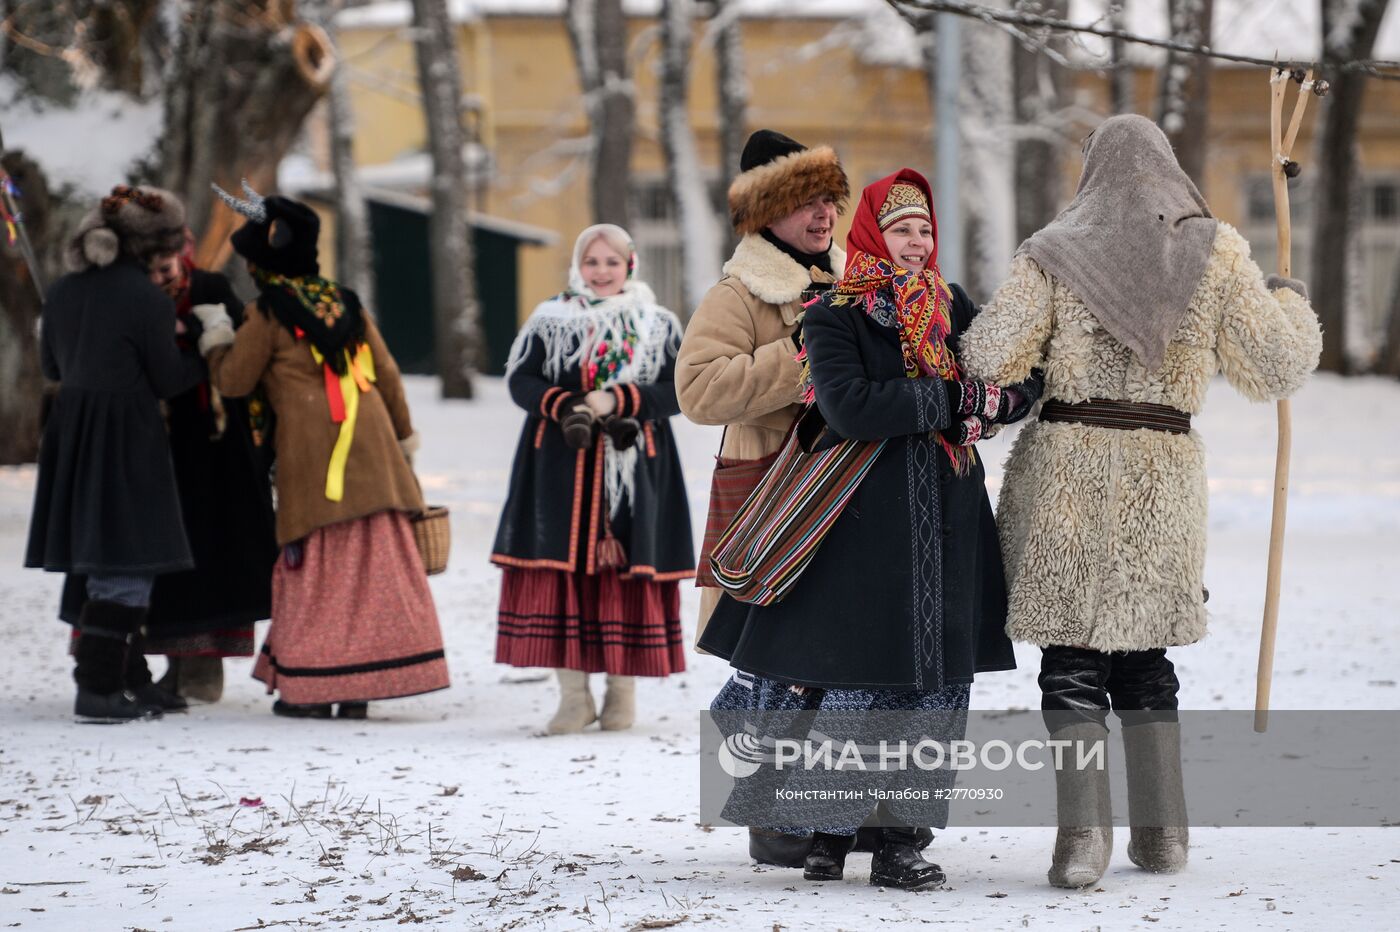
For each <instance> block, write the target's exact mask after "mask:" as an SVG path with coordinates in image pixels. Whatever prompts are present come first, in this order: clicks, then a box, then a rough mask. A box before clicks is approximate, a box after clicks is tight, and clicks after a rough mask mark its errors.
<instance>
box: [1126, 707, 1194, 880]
mask: <svg viewBox="0 0 1400 932" xmlns="http://www.w3.org/2000/svg"><path fill="white" fill-rule="evenodd" d="M1123 754H1124V764H1125V765H1126V766H1127V770H1128V824H1129V825H1130V826H1131V835H1130V837H1129V840H1128V860H1130V861H1132V862H1133V863H1134V864H1136V865H1137V866H1138V867H1141V868H1142V869H1143V870H1148V871H1152V872H1153V873H1157V874H1172V873H1175V872H1177V871H1179V870H1182V869H1183V868H1185V867H1186V853H1187V849H1188V848H1189V846H1190V838H1189V830H1188V829H1187V818H1186V791H1185V789H1184V788H1183V787H1182V779H1181V725H1180V724H1178V723H1177V722H1151V723H1148V724H1144V725H1130V726H1125V727H1124V728H1123Z"/></svg>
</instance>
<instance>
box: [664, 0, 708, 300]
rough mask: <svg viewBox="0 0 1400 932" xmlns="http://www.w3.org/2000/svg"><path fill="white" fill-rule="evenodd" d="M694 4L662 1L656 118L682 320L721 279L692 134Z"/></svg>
mask: <svg viewBox="0 0 1400 932" xmlns="http://www.w3.org/2000/svg"><path fill="white" fill-rule="evenodd" d="M694 16H695V8H694V4H693V2H692V0H662V3H661V80H660V82H659V87H660V94H659V100H658V111H657V112H658V114H659V115H660V123H661V148H662V151H663V152H664V154H665V156H666V182H667V185H668V187H670V189H671V202H672V204H673V205H674V206H675V211H676V220H677V223H678V224H679V225H680V228H681V256H682V262H681V295H682V307H680V308H678V309H677V310H678V311H679V312H680V314H681V317H682V319H686V320H688V319H689V318H690V313H691V311H692V310H694V309H695V308H696V307H697V306H698V305H699V304H700V299H701V298H702V297H704V295H705V292H706V291H707V290H708V289H709V288H710V286H711V285H713V284H714V283H715V282H716V281H717V280H718V279H719V265H720V263H719V226H718V224H717V223H716V222H715V210H714V205H713V204H712V203H711V202H710V195H709V191H708V190H707V188H706V185H705V176H704V174H703V173H702V172H701V170H700V160H699V158H698V156H697V153H696V150H695V134H694V133H693V132H692V131H691V128H690V115H689V113H688V108H689V101H690V95H689V89H690V46H691V38H692V36H691V23H692V22H693V20H694Z"/></svg>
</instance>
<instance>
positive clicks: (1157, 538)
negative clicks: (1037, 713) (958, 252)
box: [961, 223, 1322, 651]
mask: <svg viewBox="0 0 1400 932" xmlns="http://www.w3.org/2000/svg"><path fill="white" fill-rule="evenodd" d="M1321 348H1322V336H1321V332H1320V330H1319V327H1318V322H1317V318H1316V316H1315V315H1314V314H1313V311H1312V309H1311V307H1310V306H1309V305H1308V302H1307V300H1306V299H1305V298H1303V297H1300V296H1299V295H1298V294H1296V293H1294V292H1293V291H1291V290H1288V289H1284V288H1280V289H1277V290H1274V291H1272V292H1270V290H1269V289H1268V288H1267V287H1266V286H1265V284H1264V277H1263V275H1262V274H1261V272H1260V271H1259V267H1258V266H1257V265H1255V264H1254V262H1253V261H1251V260H1250V258H1249V244H1248V243H1247V242H1245V239H1244V237H1242V236H1241V235H1240V234H1239V233H1238V232H1237V231H1236V230H1235V229H1234V228H1232V227H1230V226H1229V225H1227V224H1224V223H1222V224H1220V228H1219V231H1218V232H1217V234H1216V238H1215V245H1214V247H1213V249H1212V254H1211V258H1210V261H1209V264H1208V265H1207V268H1206V272H1205V275H1204V276H1203V277H1202V279H1201V282H1200V285H1199V286H1198V287H1197V289H1196V292H1195V294H1194V296H1193V297H1192V299H1191V303H1190V306H1189V308H1188V310H1187V312H1186V316H1185V318H1184V319H1183V321H1182V323H1181V325H1180V327H1179V328H1178V330H1177V332H1176V334H1175V336H1174V337H1173V338H1172V341H1171V343H1170V344H1169V345H1168V347H1167V352H1166V357H1165V360H1164V362H1163V363H1162V366H1161V368H1160V369H1158V370H1157V371H1155V372H1149V371H1147V370H1146V369H1145V368H1144V367H1143V365H1142V363H1141V362H1140V361H1139V360H1138V359H1137V357H1135V356H1134V355H1133V353H1132V352H1130V351H1129V350H1128V348H1127V347H1126V346H1124V345H1123V344H1121V343H1119V342H1118V341H1117V340H1115V339H1113V338H1112V337H1111V336H1109V335H1108V333H1107V332H1106V331H1105V330H1104V329H1103V327H1102V326H1100V325H1099V323H1098V322H1097V320H1096V319H1095V318H1094V316H1093V315H1092V314H1091V313H1090V311H1089V309H1088V308H1087V307H1085V305H1084V304H1083V302H1081V301H1080V300H1079V299H1078V298H1077V297H1076V296H1075V295H1074V294H1073V293H1072V292H1071V291H1070V290H1069V288H1068V287H1066V286H1065V285H1064V284H1063V283H1062V282H1060V281H1058V280H1057V279H1056V278H1054V277H1053V276H1051V275H1049V274H1047V273H1046V272H1045V271H1043V270H1042V269H1041V268H1040V266H1039V265H1037V264H1036V263H1035V261H1034V260H1032V259H1030V258H1028V257H1027V256H1025V255H1021V256H1018V257H1017V258H1016V260H1015V261H1014V263H1013V264H1012V269H1011V276H1010V278H1009V279H1008V281H1006V282H1005V283H1004V284H1003V285H1002V286H1001V288H1000V289H998V291H997V293H996V295H995V296H994V298H993V299H992V301H991V302H990V303H989V304H987V305H985V306H983V308H982V313H981V314H980V315H978V317H977V319H976V320H974V321H973V323H972V326H971V328H969V330H968V331H967V333H966V334H965V335H964V337H963V341H962V350H961V358H962V361H963V363H964V365H965V366H966V367H967V368H968V370H969V372H970V373H971V374H973V375H976V376H979V377H981V378H983V379H986V380H987V381H990V382H996V383H999V384H1010V383H1013V382H1018V381H1020V380H1022V379H1024V378H1026V377H1027V376H1028V375H1029V374H1030V371H1031V369H1033V368H1040V369H1042V370H1044V373H1045V396H1044V397H1045V398H1047V399H1058V400H1060V401H1064V402H1070V403H1073V402H1080V401H1087V400H1088V399H1091V398H1102V399H1112V400H1119V401H1133V402H1148V403H1151V404H1159V405H1169V406H1171V407H1173V408H1176V409H1178V410H1181V411H1186V412H1189V413H1191V414H1198V413H1200V410H1201V406H1202V404H1203V403H1204V401H1205V397H1206V389H1207V386H1208V384H1209V382H1210V379H1211V377H1212V376H1213V375H1215V373H1216V372H1217V371H1219V372H1222V373H1224V375H1225V378H1226V380H1227V381H1228V382H1229V383H1230V384H1231V385H1232V386H1234V387H1235V388H1236V389H1237V390H1239V391H1240V392H1242V393H1243V394H1244V395H1245V396H1246V397H1248V398H1250V399H1251V400H1254V401H1269V400H1273V399H1278V398H1284V397H1287V396H1288V395H1291V394H1292V393H1293V392H1295V391H1297V389H1298V388H1299V387H1300V386H1301V385H1302V384H1303V381H1304V380H1305V379H1306V378H1307V375H1308V373H1310V372H1312V370H1313V369H1314V368H1316V366H1317V361H1318V355H1319V353H1320V352H1321ZM997 523H998V525H999V528H1000V533H1001V546H1002V551H1003V554H1004V557H1005V563H1006V572H1007V582H1008V585H1009V589H1010V606H1009V617H1008V621H1007V633H1008V634H1009V635H1010V636H1011V637H1012V638H1013V639H1015V640H1019V641H1026V642H1029V643H1032V644H1037V645H1040V646H1041V647H1048V646H1051V645H1082V646H1087V647H1090V648H1092V649H1094V650H1099V651H1127V650H1145V649H1149V648H1160V647H1170V646H1174V645H1180V644H1191V643H1193V642H1195V641H1199V640H1200V639H1201V638H1203V637H1205V634H1206V610H1205V605H1204V599H1203V592H1202V575H1203V571H1204V564H1205V545H1206V471H1205V448H1204V446H1203V445H1202V443H1201V439H1200V436H1199V435H1198V434H1197V433H1196V432H1195V431H1191V432H1190V433H1189V434H1170V433H1165V432H1162V431H1157V430H1147V429H1140V430H1117V429H1110V428H1105V427H1091V426H1087V425H1083V424H1077V423H1060V422H1055V423H1050V422H1044V421H1040V422H1035V423H1032V424H1029V425H1028V426H1027V427H1026V428H1025V430H1023V431H1022V432H1021V435H1020V436H1019V437H1018V438H1017V439H1016V443H1015V445H1014V447H1013V448H1012V450H1011V455H1010V458H1009V459H1008V461H1007V464H1006V473H1005V477H1004V479H1003V481H1002V487H1001V496H1000V502H999V505H998V509H997Z"/></svg>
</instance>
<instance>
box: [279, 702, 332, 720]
mask: <svg viewBox="0 0 1400 932" xmlns="http://www.w3.org/2000/svg"><path fill="white" fill-rule="evenodd" d="M331 711H332V709H331V704H330V703H329V702H308V703H306V704H305V705H297V704H295V703H292V702H283V701H282V700H281V699H278V700H276V701H274V702H273V703H272V714H273V715H280V716H282V717H283V718H330V717H331Z"/></svg>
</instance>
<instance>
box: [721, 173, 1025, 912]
mask: <svg viewBox="0 0 1400 932" xmlns="http://www.w3.org/2000/svg"><path fill="white" fill-rule="evenodd" d="M932 204H933V197H932V195H931V193H930V191H929V185H928V182H927V181H926V180H925V179H924V177H923V176H922V175H920V174H919V173H918V172H915V171H912V170H910V169H907V168H906V169H902V170H900V171H898V172H896V173H895V174H893V175H890V176H889V177H887V178H882V179H880V180H879V181H877V182H875V183H874V184H872V185H870V186H869V187H867V188H866V189H865V191H864V192H862V194H861V199H860V204H859V206H858V208H857V209H856V212H855V216H854V217H853V220H852V228H851V232H850V235H849V237H848V238H847V240H846V252H847V261H846V271H845V274H844V275H843V276H842V277H841V279H840V280H839V281H838V282H837V283H836V285H835V286H834V287H833V288H832V289H831V291H830V292H828V293H827V294H826V295H825V296H823V297H822V298H821V299H820V300H818V301H817V302H816V303H814V304H812V305H811V306H810V307H809V308H808V309H807V312H806V317H805V319H804V321H803V335H804V339H805V344H806V349H805V352H806V354H807V356H808V361H809V363H810V380H811V389H812V390H811V393H810V396H811V398H812V400H813V402H814V403H815V404H816V406H817V408H818V410H819V412H820V414H821V416H822V418H823V419H824V420H825V421H826V424H827V427H828V430H829V432H830V433H831V435H832V436H833V437H834V438H836V439H849V440H860V441H885V445H884V448H883V449H882V450H881V452H880V453H879V455H878V457H877V458H876V460H875V463H874V466H873V467H872V468H871V470H870V472H869V473H868V474H867V475H866V476H865V478H864V479H863V480H862V481H861V484H860V486H859V487H858V488H857V489H856V491H855V493H854V495H853V496H852V497H851V499H850V500H849V501H848V502H847V503H846V505H845V507H844V509H843V510H842V512H841V515H840V517H839V518H837V520H836V522H835V524H834V525H833V526H832V528H831V530H830V532H829V533H828V534H827V536H826V538H825V540H823V542H822V543H821V546H820V549H819V550H818V551H817V553H816V555H815V557H814V558H813V560H812V562H811V564H810V565H809V566H808V567H807V568H806V570H805V571H804V572H803V574H802V577H801V578H800V579H799V580H798V582H797V584H796V586H795V587H794V588H793V590H792V591H791V592H790V593H789V594H788V595H787V596H786V597H784V598H783V599H782V600H781V601H779V602H776V603H773V604H771V605H767V606H762V607H760V606H754V605H748V604H744V603H740V602H737V601H735V600H733V599H731V598H729V597H728V596H726V597H725V598H724V599H722V600H721V602H720V605H719V606H718V607H717V608H716V610H715V614H714V617H713V619H712V620H711V621H710V624H709V626H708V627H707V628H706V630H705V633H704V636H703V637H702V638H701V641H700V646H701V647H703V648H704V649H705V650H707V651H709V652H710V653H713V654H717V655H719V656H721V657H724V658H726V659H727V660H729V661H730V663H731V664H732V665H733V666H734V667H736V668H737V669H738V671H739V672H738V673H736V674H735V675H734V676H733V677H732V678H731V679H730V681H729V683H728V684H726V685H725V687H724V689H723V690H721V692H720V694H719V695H718V696H717V697H716V699H715V701H714V703H713V704H712V705H711V709H712V710H715V711H721V710H757V709H763V710H783V711H795V710H815V711H818V712H828V711H829V712H850V711H866V710H870V711H885V710H889V711H893V710H915V711H921V712H932V711H940V712H952V713H958V712H961V711H963V710H966V709H967V708H968V697H969V691H970V687H971V684H972V680H973V676H974V675H975V674H977V673H984V672H988V671H994V670H1010V669H1013V668H1014V667H1015V665H1016V661H1015V659H1014V657H1013V656H1012V651H1011V642H1010V641H1009V640H1008V639H1007V637H1006V634H1005V632H1004V631H1003V628H1004V626H1005V623H1006V582H1005V578H1004V576H1003V573H1002V561H1001V551H1000V548H999V545H998V540H997V529H996V525H995V523H994V521H993V518H992V509H991V503H990V502H989V500H988V498H987V491H986V488H985V486H984V483H983V472H982V463H981V461H980V459H979V458H978V456H977V451H976V448H975V447H974V446H973V444H974V443H975V442H976V441H977V440H978V439H980V438H981V437H984V436H987V435H989V433H991V432H992V431H994V430H995V429H996V428H997V426H998V425H1000V424H1004V423H1008V422H1010V421H1013V420H1017V419H1019V418H1021V417H1024V416H1025V415H1026V414H1027V413H1028V412H1029V410H1030V408H1031V406H1032V405H1033V404H1034V402H1035V400H1036V399H1037V398H1038V397H1039V393H1040V379H1039V376H1038V375H1037V376H1034V377H1032V379H1030V380H1029V381H1027V382H1026V383H1023V384H1020V385H1017V386H1012V387H1008V388H1006V389H1003V388H999V387H998V386H995V385H989V384H987V383H985V382H981V381H978V380H976V379H971V378H968V377H967V376H966V375H965V374H964V372H963V369H962V366H961V364H960V363H959V361H958V337H959V335H960V334H961V333H962V332H963V331H964V330H966V329H967V327H968V325H969V324H970V323H971V322H972V319H973V317H974V316H975V315H976V313H977V308H976V306H974V305H973V303H972V301H971V300H970V299H969V298H968V296H967V294H966V293H965V292H964V291H963V290H962V289H961V288H960V287H958V286H957V285H954V284H949V283H948V282H945V281H944V280H943V277H942V276H941V275H940V274H939V272H938V264H937V235H936V233H937V225H936V220H935V218H934V215H933V210H932ZM948 721H949V725H948V733H946V734H942V735H935V736H934V737H935V738H936V739H938V740H951V739H955V738H960V737H961V729H962V727H963V726H962V724H961V723H962V719H961V717H960V716H959V715H957V714H954V715H953V716H951V717H950V718H949V719H948ZM952 732H957V733H956V734H953V733H952ZM893 737H894V740H896V741H897V740H898V739H899V738H900V737H903V736H893ZM916 740H917V739H916ZM769 798H770V799H771V798H772V796H771V795H770V797H769ZM734 799H735V797H733V796H731V797H730V800H731V803H733V801H734ZM805 814H810V815H811V817H812V821H814V822H815V823H816V825H815V829H816V831H815V836H814V840H813V844H812V852H811V854H809V855H808V857H807V861H806V864H805V871H804V876H806V877H807V879H809V880H834V879H839V878H840V877H841V876H842V869H843V866H844V862H845V857H846V853H847V852H848V851H849V850H850V848H851V843H852V840H853V838H854V834H855V828H856V826H857V825H859V824H860V822H861V821H862V820H863V818H864V816H865V815H867V814H868V813H866V812H862V811H859V804H857V807H856V808H842V809H837V808H834V807H832V806H827V807H825V808H823V809H821V810H820V811H817V810H812V809H809V810H808V812H807V813H805ZM944 816H945V813H942V812H939V811H936V810H933V809H930V808H928V807H925V808H924V809H922V810H921V811H919V812H918V813H917V814H916V813H913V812H907V811H901V810H900V809H899V807H898V806H897V805H896V804H891V808H890V809H889V810H886V811H885V812H884V813H882V817H883V821H884V822H885V823H886V824H887V825H889V824H891V822H892V823H893V825H895V826H896V827H886V828H884V829H883V830H882V843H881V845H880V847H879V849H878V850H877V851H876V852H875V855H874V860H873V861H872V864H871V877H870V881H871V883H873V884H878V885H882V886H895V887H901V888H904V889H924V888H926V887H930V886H934V885H937V884H939V883H942V882H943V879H944V876H943V872H942V870H941V869H940V868H939V867H938V865H936V864H932V863H930V862H928V861H925V860H923V858H922V856H921V855H920V854H919V851H918V847H917V840H916V836H915V831H914V829H913V828H909V827H898V826H900V825H904V826H909V825H916V824H928V822H933V823H934V824H941V823H942V819H943V817H944ZM904 819H907V820H908V821H902V820H904ZM784 830H787V829H786V828H785V829H784Z"/></svg>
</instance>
